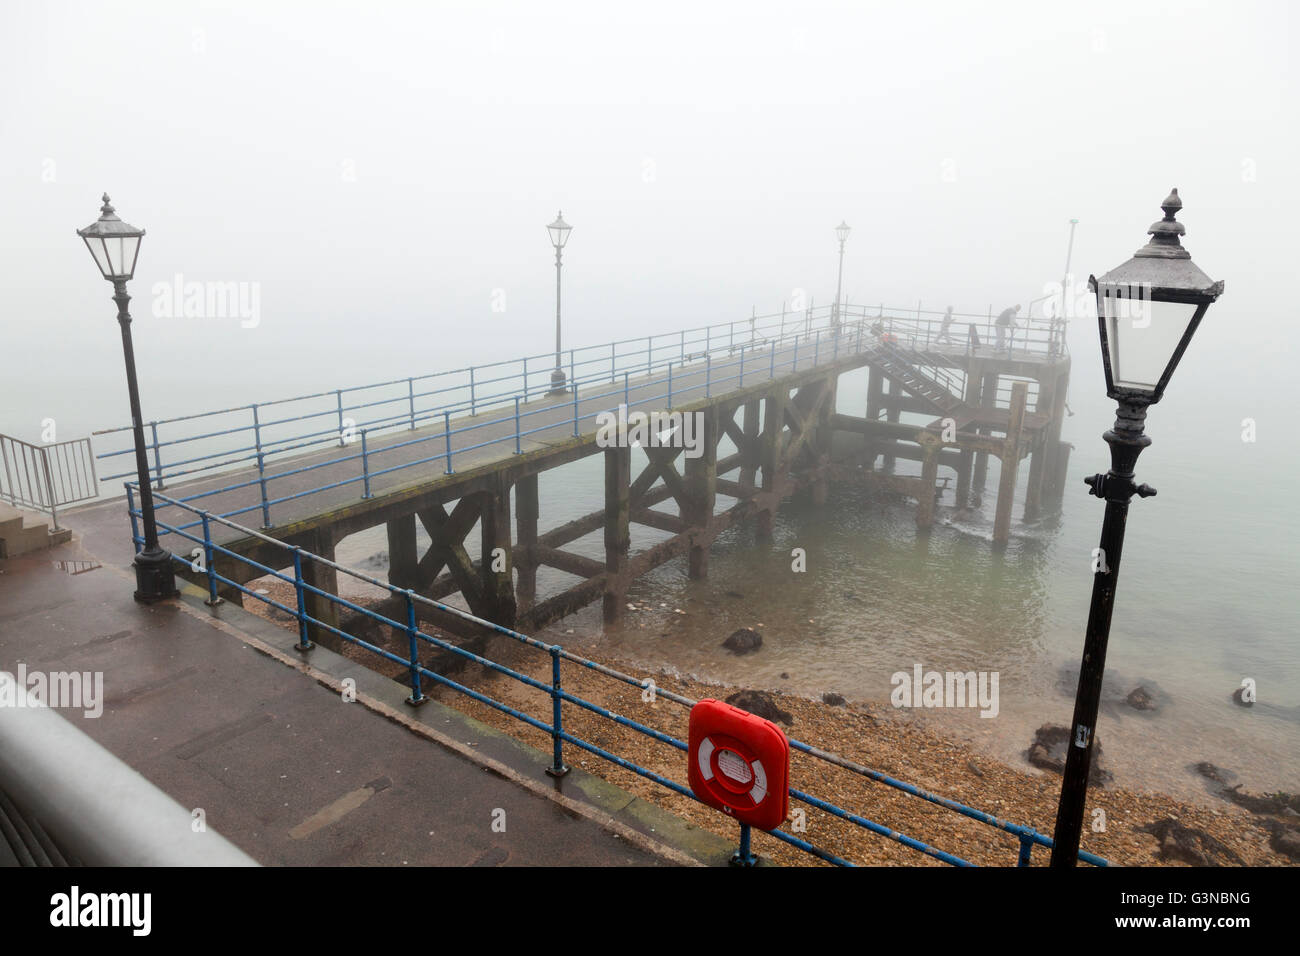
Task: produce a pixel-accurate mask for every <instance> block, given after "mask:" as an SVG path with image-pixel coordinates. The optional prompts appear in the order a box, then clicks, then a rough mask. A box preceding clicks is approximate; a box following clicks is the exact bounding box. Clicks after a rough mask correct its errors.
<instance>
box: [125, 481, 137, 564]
mask: <svg viewBox="0 0 1300 956" xmlns="http://www.w3.org/2000/svg"><path fill="white" fill-rule="evenodd" d="M122 487H123V488H125V489H126V513H127V514H128V515H130V517H131V544H132V545H134V546H135V553H136V554H139V553H140V523H139V522H138V521H137V520H136V514H135V493H134V492H132V491H131V482H129V481H124V482H122Z"/></svg>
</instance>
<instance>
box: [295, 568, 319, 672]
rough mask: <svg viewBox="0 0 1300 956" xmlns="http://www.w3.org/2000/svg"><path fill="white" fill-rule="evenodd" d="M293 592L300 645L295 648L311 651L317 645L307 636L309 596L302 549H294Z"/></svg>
mask: <svg viewBox="0 0 1300 956" xmlns="http://www.w3.org/2000/svg"><path fill="white" fill-rule="evenodd" d="M293 590H294V593H295V594H296V595H297V598H298V643H297V644H295V645H294V646H293V648H294V650H296V651H309V650H311V649H312V648H313V647H314V646H315V645H314V644H312V642H311V639H310V638H309V637H308V636H307V595H306V593H305V592H304V591H303V583H302V549H301V548H294V549H293Z"/></svg>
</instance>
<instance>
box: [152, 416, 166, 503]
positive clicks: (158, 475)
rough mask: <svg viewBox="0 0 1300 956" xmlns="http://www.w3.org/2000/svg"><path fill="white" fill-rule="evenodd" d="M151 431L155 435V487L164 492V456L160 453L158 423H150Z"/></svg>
mask: <svg viewBox="0 0 1300 956" xmlns="http://www.w3.org/2000/svg"><path fill="white" fill-rule="evenodd" d="M149 430H150V431H151V432H152V433H153V473H154V478H155V480H154V487H155V488H157V489H158V490H159V491H162V486H163V477H162V456H161V454H160V453H159V451H158V423H157V422H150V423H149Z"/></svg>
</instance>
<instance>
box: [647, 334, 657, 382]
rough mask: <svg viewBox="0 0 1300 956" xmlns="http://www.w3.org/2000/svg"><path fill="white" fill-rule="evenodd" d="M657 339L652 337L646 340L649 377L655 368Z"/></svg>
mask: <svg viewBox="0 0 1300 956" xmlns="http://www.w3.org/2000/svg"><path fill="white" fill-rule="evenodd" d="M654 342H655V337H654V336H653V335H651V336H650V337H649V338H647V339H646V340H645V373H646V375H649V374H650V373H651V371H652V370H653V369H654V366H655V358H654V356H655V345H654Z"/></svg>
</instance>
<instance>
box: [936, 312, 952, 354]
mask: <svg viewBox="0 0 1300 956" xmlns="http://www.w3.org/2000/svg"><path fill="white" fill-rule="evenodd" d="M950 328H952V306H948V311H947V312H945V313H944V314H943V322H942V323H940V325H939V334H938V335H936V336H935V337H934V344H935V345H938V344H939V343H940V342H947V343H948V344H949V345H952V339H951V338H949V336H948V330H949V329H950Z"/></svg>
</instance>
